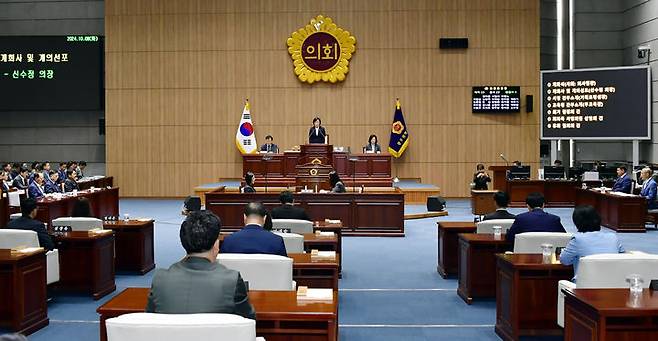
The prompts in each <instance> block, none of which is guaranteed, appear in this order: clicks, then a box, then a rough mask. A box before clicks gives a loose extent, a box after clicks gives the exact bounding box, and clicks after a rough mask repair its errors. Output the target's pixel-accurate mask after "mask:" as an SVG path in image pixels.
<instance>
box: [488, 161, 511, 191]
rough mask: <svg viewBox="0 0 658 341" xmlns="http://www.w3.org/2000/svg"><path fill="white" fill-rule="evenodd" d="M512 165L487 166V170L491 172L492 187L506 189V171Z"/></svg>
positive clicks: (500, 189)
mask: <svg viewBox="0 0 658 341" xmlns="http://www.w3.org/2000/svg"><path fill="white" fill-rule="evenodd" d="M511 168H512V166H489V170H490V171H492V172H493V177H492V180H493V189H495V190H498V191H507V171H508V170H510V169H511Z"/></svg>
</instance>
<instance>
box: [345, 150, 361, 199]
mask: <svg viewBox="0 0 658 341" xmlns="http://www.w3.org/2000/svg"><path fill="white" fill-rule="evenodd" d="M347 161H349V162H351V163H352V192H353V193H356V163H357V161H359V158H356V157H351V158H349V159H347Z"/></svg>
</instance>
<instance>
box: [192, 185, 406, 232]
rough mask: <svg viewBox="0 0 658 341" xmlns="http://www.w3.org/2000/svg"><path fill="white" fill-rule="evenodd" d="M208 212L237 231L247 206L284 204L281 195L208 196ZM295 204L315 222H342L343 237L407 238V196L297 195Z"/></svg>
mask: <svg viewBox="0 0 658 341" xmlns="http://www.w3.org/2000/svg"><path fill="white" fill-rule="evenodd" d="M205 198H206V209H208V210H210V211H212V212H213V213H215V214H217V215H218V216H219V217H220V218H221V219H222V230H223V231H237V230H239V229H241V228H242V227H243V225H244V221H243V219H242V216H243V212H244V207H245V205H247V204H248V203H250V202H253V201H260V202H262V203H263V204H264V205H265V207H266V208H267V209H268V210H271V209H273V208H275V207H278V206H280V205H281V203H280V202H279V193H228V192H222V191H213V192H208V193H206V194H205ZM294 198H295V204H296V205H299V206H300V207H302V208H304V209H305V210H306V212H307V213H308V215H309V216H310V217H311V219H312V220H319V221H324V220H325V219H336V220H340V221H341V222H342V224H343V228H342V233H343V234H344V235H359V236H395V237H403V236H404V194H403V193H401V192H390V193H295V194H294Z"/></svg>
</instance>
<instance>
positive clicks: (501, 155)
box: [499, 153, 509, 166]
mask: <svg viewBox="0 0 658 341" xmlns="http://www.w3.org/2000/svg"><path fill="white" fill-rule="evenodd" d="M499 156H500V158H501V159H503V160H505V165H507V166H509V161H507V159H506V158H505V155H504V154H503V153H500V155H499Z"/></svg>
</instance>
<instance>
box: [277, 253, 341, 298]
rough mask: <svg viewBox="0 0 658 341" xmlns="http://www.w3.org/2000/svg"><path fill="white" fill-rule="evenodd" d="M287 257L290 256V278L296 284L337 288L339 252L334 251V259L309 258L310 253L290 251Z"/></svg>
mask: <svg viewBox="0 0 658 341" xmlns="http://www.w3.org/2000/svg"><path fill="white" fill-rule="evenodd" d="M288 257H290V258H292V278H293V279H294V280H295V281H296V282H297V286H307V287H309V288H333V289H334V290H338V263H339V262H340V254H338V253H336V259H335V260H316V259H311V254H310V253H290V254H288Z"/></svg>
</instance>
